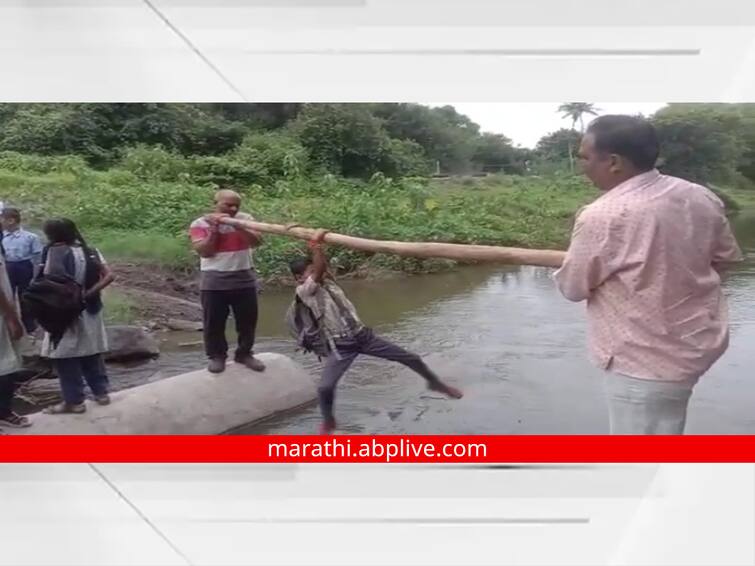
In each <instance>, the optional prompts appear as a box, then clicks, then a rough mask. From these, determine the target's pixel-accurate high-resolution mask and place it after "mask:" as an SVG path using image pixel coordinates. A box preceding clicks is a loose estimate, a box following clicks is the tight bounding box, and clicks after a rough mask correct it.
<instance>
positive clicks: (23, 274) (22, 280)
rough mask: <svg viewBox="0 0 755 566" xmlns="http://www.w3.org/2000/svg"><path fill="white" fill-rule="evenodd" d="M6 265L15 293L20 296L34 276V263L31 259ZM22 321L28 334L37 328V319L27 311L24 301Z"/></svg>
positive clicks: (10, 262)
mask: <svg viewBox="0 0 755 566" xmlns="http://www.w3.org/2000/svg"><path fill="white" fill-rule="evenodd" d="M6 267H7V269H8V279H9V280H10V286H11V289H12V291H13V295H14V296H15V295H16V293H18V296H19V298H20V297H21V295H23V294H24V291H26V289H27V288H28V287H29V284H30V283H31V280H32V279H33V278H34V264H33V263H32V262H31V261H9V262H7V264H6ZM21 321H22V322H23V324H24V328H25V329H26V332H27V333H28V334H31V333H32V332H34V330H35V329H36V328H37V324H36V322H35V320H34V319H33V318H32V317H31V316H30V315H29V313H28V312H26V309H24V304H23V303H21Z"/></svg>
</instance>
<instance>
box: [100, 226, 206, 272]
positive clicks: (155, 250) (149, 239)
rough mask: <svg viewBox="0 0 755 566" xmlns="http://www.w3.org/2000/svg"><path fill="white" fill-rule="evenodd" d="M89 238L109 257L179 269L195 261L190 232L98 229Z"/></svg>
mask: <svg viewBox="0 0 755 566" xmlns="http://www.w3.org/2000/svg"><path fill="white" fill-rule="evenodd" d="M87 238H89V239H90V240H91V241H92V242H93V243H94V244H96V246H97V248H98V249H99V250H100V252H101V253H102V255H103V256H105V258H106V259H108V260H109V259H113V260H118V261H131V262H146V263H150V264H158V265H162V266H165V267H169V268H176V269H180V268H183V267H186V266H188V265H191V264H192V262H193V261H194V255H193V254H192V253H191V250H190V249H189V246H188V236H187V237H186V238H178V237H176V236H170V235H166V234H161V233H158V232H128V231H125V230H107V229H98V230H93V231H91V232H89V233H88V234H87Z"/></svg>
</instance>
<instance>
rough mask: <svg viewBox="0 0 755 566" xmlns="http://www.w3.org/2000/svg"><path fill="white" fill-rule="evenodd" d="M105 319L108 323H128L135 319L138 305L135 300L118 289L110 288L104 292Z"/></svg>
mask: <svg viewBox="0 0 755 566" xmlns="http://www.w3.org/2000/svg"><path fill="white" fill-rule="evenodd" d="M103 301H104V303H105V308H104V310H103V312H104V313H105V314H104V316H105V321H106V322H107V323H108V324H128V323H130V322H132V321H133V320H134V318H135V317H136V313H137V307H136V304H135V303H134V301H133V300H132V299H131V298H130V297H128V296H127V295H126V294H125V293H122V292H120V291H118V289H114V288H112V287H111V288H109V289H107V290H105V291H104V293H103Z"/></svg>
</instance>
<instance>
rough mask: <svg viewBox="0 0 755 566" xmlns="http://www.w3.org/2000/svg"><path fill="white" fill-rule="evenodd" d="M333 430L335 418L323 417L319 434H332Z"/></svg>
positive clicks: (334, 428)
mask: <svg viewBox="0 0 755 566" xmlns="http://www.w3.org/2000/svg"><path fill="white" fill-rule="evenodd" d="M335 430H336V420H335V419H325V420H324V421H322V423H321V424H320V434H322V435H328V434H333V432H334V431H335Z"/></svg>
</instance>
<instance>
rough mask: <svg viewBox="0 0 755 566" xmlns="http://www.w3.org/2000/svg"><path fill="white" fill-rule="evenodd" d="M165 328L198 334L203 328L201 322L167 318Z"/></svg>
mask: <svg viewBox="0 0 755 566" xmlns="http://www.w3.org/2000/svg"><path fill="white" fill-rule="evenodd" d="M165 326H167V327H168V328H170V329H171V330H180V331H184V332H200V331H201V330H202V328H204V325H203V324H202V323H201V322H197V321H191V320H182V319H179V318H169V319H168V320H167V321H166V323H165Z"/></svg>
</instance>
